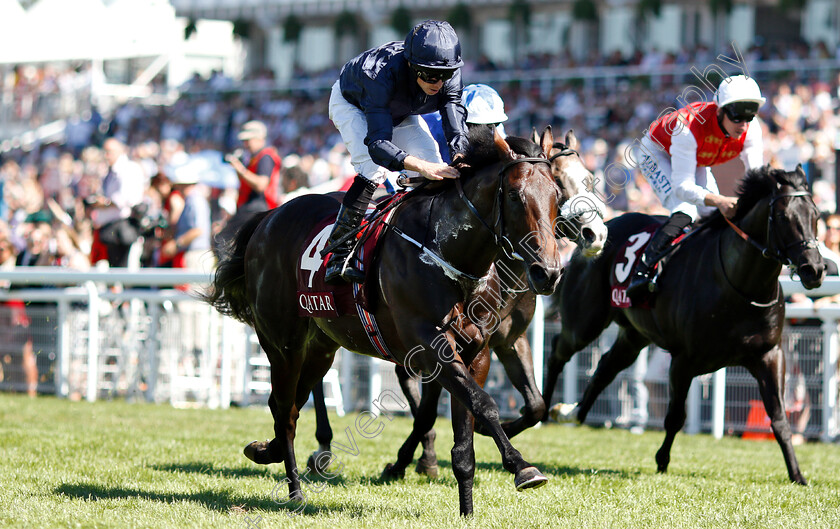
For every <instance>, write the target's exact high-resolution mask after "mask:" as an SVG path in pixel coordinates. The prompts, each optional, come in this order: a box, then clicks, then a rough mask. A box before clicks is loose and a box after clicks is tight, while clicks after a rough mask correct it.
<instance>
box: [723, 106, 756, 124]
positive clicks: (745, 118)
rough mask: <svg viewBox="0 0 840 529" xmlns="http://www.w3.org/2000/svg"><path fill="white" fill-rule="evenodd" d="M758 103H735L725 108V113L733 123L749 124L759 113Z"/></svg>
mask: <svg viewBox="0 0 840 529" xmlns="http://www.w3.org/2000/svg"><path fill="white" fill-rule="evenodd" d="M758 106H759V104H758V102H756V101H733V102H732V103H729V104H728V105H726V106H724V107H723V112H724V113H725V114H726V117H728V118H729V121H731V122H732V123H744V122H746V123H749V122H750V121H752V120H753V118H754V117H755V115H756V113H757V112H758Z"/></svg>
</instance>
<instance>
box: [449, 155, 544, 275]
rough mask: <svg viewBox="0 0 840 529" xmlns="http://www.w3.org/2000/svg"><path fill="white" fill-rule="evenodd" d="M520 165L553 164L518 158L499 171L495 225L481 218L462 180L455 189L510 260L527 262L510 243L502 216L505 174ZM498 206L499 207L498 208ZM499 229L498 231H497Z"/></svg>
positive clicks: (495, 201) (457, 180) (534, 159)
mask: <svg viewBox="0 0 840 529" xmlns="http://www.w3.org/2000/svg"><path fill="white" fill-rule="evenodd" d="M520 163H533V164H536V163H544V164H547V165H548V166H549V168H550V167H551V162H550V161H549V160H548V159H546V158H537V157H525V158H517V159H515V160H511V161H509V162H507V163H506V164H504V165H503V166H502V167H501V168H500V169H499V186H498V188H499V191H498V193H496V196H495V198H494V199H493V209H494V210H495V211H496V220H495V221H494V222H493V225H492V226H491V225H490V224H488V223H487V221H485V220H484V218H483V217H482V216H481V213H479V212H478V209H477V208H476V207H475V204H473V203H472V201H470V199H469V198H468V197H467V195H466V194H465V193H464V187H463V185H461V179H460V178H459V179H456V180H455V187H456V189H457V190H458V196H459V197H461V200H463V201H464V203H465V204H466V205H467V208H468V209H469V210H470V212H472V214H473V215H474V216H475V217H476V218H478V220H479V221H481V224H482V225H483V226H484V227H485V228H487V229H488V230H490V233H492V234H493V240H494V242H495V244H496V246H498V247H499V248H501V249H502V251H503V252H504V254H505V256H507V258H508V259H513V260H516V261H523V262H524V261H525V258H524V257H522V256H521V255H520V254H519V253H518V252H516V250H515V249H514V247H513V243H512V242H511V241H510V239H509V238H508V236H507V235H505V233H504V232H505V225H504V217H503V215H502V204H503V202H502V193H503V192H504V185H503V181H502V179H503V178H504V175H505V172H507V170H508V169H510V168H511V167H513V166H514V165H517V164H520ZM497 206H498V207H497ZM497 228H498V231H497Z"/></svg>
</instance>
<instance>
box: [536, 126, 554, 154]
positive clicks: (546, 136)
mask: <svg viewBox="0 0 840 529" xmlns="http://www.w3.org/2000/svg"><path fill="white" fill-rule="evenodd" d="M534 143H538V144H539V146H540V147H542V150H543V152H544V153H545V155H546V157H549V158H550V157H551V149H552V148H553V147H554V134H552V133H551V125H549V126H547V127H546V128H545V129H543V133H542V138H540V141H537V142H534Z"/></svg>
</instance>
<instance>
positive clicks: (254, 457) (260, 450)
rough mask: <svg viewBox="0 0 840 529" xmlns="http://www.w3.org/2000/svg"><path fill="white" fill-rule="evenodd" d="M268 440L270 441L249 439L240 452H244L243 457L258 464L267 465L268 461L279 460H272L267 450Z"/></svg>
mask: <svg viewBox="0 0 840 529" xmlns="http://www.w3.org/2000/svg"><path fill="white" fill-rule="evenodd" d="M270 442H271V441H251V442H250V443H249V444H248V446H246V447H245V450H243V451H242V453H244V454H245V457H247V458H248V459H250V460H251V461H253V462H254V463H257V464H258V465H268V464H270V463H276V462H279V461H274V460H273V459H272V458H271V453H270V452H269V450H268V444H269V443H270Z"/></svg>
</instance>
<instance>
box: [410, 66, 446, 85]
mask: <svg viewBox="0 0 840 529" xmlns="http://www.w3.org/2000/svg"><path fill="white" fill-rule="evenodd" d="M410 66H411V69H412V70H413V71H414V73H415V74H417V78H418V79H420V80H421V81H423V82H424V83H429V84H437V83H439V82H440V81H448V80H449V79H452V76H453V75H455V70H454V69H447V70H443V69H437V68H425V67H423V66H418V65H416V64H410Z"/></svg>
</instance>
